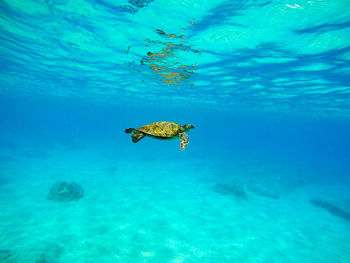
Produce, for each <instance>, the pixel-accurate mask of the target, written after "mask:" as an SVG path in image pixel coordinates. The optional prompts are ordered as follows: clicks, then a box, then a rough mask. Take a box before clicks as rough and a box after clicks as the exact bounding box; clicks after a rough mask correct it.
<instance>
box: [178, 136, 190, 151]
mask: <svg viewBox="0 0 350 263" xmlns="http://www.w3.org/2000/svg"><path fill="white" fill-rule="evenodd" d="M179 136H180V149H181V150H185V148H186V147H187V145H188V143H189V142H190V141H189V139H188V135H187V134H186V133H184V132H182V133H180V134H179Z"/></svg>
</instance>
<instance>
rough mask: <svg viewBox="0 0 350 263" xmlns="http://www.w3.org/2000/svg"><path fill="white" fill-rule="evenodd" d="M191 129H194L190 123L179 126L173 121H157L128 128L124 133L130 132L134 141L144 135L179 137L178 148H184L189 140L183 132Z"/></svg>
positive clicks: (165, 137) (164, 137)
mask: <svg viewBox="0 0 350 263" xmlns="http://www.w3.org/2000/svg"><path fill="white" fill-rule="evenodd" d="M192 129H194V126H193V125H192V124H185V125H183V126H180V125H179V124H177V123H175V122H170V121H159V122H154V123H150V124H147V125H145V126H142V127H140V128H137V129H134V128H128V129H126V130H125V133H132V135H131V139H132V141H133V142H135V143H136V142H138V141H139V140H141V139H142V138H143V137H145V136H148V137H152V138H155V139H160V140H172V139H175V138H178V137H180V149H181V150H184V149H185V148H186V146H187V145H188V142H189V140H188V135H187V134H186V133H185V132H186V131H189V130H192Z"/></svg>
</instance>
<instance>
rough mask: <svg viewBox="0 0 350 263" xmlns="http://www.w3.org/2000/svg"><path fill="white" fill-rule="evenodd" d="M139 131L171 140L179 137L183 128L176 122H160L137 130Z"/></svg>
mask: <svg viewBox="0 0 350 263" xmlns="http://www.w3.org/2000/svg"><path fill="white" fill-rule="evenodd" d="M137 130H139V131H141V132H143V133H145V134H147V135H151V136H156V137H164V138H171V137H174V136H177V135H179V132H180V131H181V126H180V125H179V124H177V123H175V122H169V121H159V122H154V123H150V124H147V125H145V126H142V127H140V128H137Z"/></svg>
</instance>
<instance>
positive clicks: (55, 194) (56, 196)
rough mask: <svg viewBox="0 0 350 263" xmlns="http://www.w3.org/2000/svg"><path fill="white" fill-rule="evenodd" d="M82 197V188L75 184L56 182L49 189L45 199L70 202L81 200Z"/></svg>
mask: <svg viewBox="0 0 350 263" xmlns="http://www.w3.org/2000/svg"><path fill="white" fill-rule="evenodd" d="M83 195H84V191H83V188H81V186H80V185H78V184H77V183H75V182H71V183H68V182H58V183H55V184H54V185H53V186H52V187H51V189H50V192H49V193H48V195H47V197H46V199H48V200H54V201H72V200H76V199H80V198H82V197H83Z"/></svg>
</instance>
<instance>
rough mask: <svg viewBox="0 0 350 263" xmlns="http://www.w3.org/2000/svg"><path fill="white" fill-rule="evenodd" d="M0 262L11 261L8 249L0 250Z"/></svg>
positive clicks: (7, 262) (6, 262)
mask: <svg viewBox="0 0 350 263" xmlns="http://www.w3.org/2000/svg"><path fill="white" fill-rule="evenodd" d="M0 262H1V263H9V262H12V261H11V252H10V250H9V249H0Z"/></svg>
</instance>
